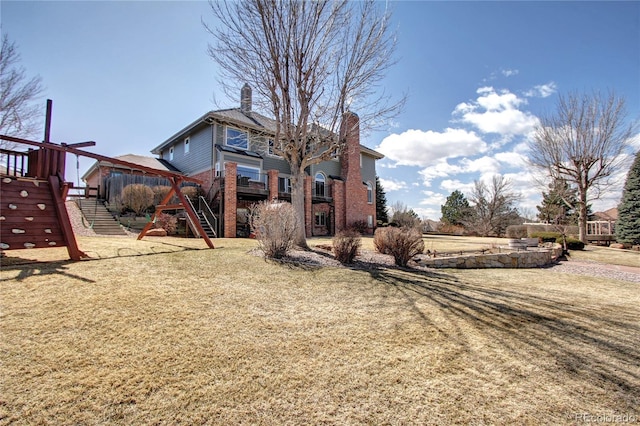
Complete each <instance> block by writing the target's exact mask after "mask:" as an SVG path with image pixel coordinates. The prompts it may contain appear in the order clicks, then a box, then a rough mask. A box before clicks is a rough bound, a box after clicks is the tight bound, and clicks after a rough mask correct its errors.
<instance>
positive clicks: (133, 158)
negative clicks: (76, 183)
mask: <svg viewBox="0 0 640 426" xmlns="http://www.w3.org/2000/svg"><path fill="white" fill-rule="evenodd" d="M113 158H115V159H116V160H122V161H126V162H128V163H133V164H138V165H140V166H143V167H148V168H151V169H158V170H164V171H168V172H176V173H182V172H181V171H180V170H178V169H177V168H176V167H174V166H173V165H172V164H171V163H169V162H168V161H166V160H163V159H161V158H156V157H148V156H145V155H138V154H125V155H118V156H116V157H113ZM98 166H106V167H113V168H114V169H125V170H129V169H128V168H125V167H122V166H120V165H117V164H111V163H108V162H105V161H96V162H95V163H93V165H92V166H91V167H89V169H88V170H87V171H86V172H85V173H84V174H83V175H82V177H81V179H82V180H85V179H86V178H88V177H89V176H90V175H91V174H92V173H93V172H94V171H95V170H96V169H97V168H98Z"/></svg>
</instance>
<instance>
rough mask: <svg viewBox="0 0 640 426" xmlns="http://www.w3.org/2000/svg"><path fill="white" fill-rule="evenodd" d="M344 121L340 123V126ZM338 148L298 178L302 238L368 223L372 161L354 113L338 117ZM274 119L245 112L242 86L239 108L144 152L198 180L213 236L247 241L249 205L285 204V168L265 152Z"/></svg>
mask: <svg viewBox="0 0 640 426" xmlns="http://www.w3.org/2000/svg"><path fill="white" fill-rule="evenodd" d="M346 123H348V126H347V125H345V124H346ZM343 128H345V129H350V130H349V131H346V146H345V149H344V150H343V153H342V154H341V155H340V156H338V157H336V158H335V159H332V160H329V161H325V162H322V163H320V164H317V165H314V166H311V167H309V168H308V169H307V170H306V178H305V228H306V235H307V236H309V237H310V236H314V235H333V234H334V233H336V232H338V231H340V230H342V229H345V228H348V227H350V226H353V225H354V224H358V225H359V226H361V227H362V226H364V227H366V228H368V230H369V232H373V227H374V225H375V223H376V204H375V203H376V200H375V177H376V168H375V167H376V160H379V159H381V158H383V155H382V154H380V153H378V152H376V151H374V150H372V149H369V148H367V147H365V146H363V145H361V144H360V134H359V119H358V116H357V115H356V114H353V113H347V114H345V117H343ZM274 134H275V122H274V121H273V120H272V119H270V118H268V117H265V116H264V115H261V114H259V113H257V112H254V111H252V96H251V88H250V87H249V85H247V84H245V85H244V87H243V88H242V91H241V96H240V107H239V108H231V109H222V110H216V111H210V112H207V113H206V114H204V115H203V116H201V117H199V118H198V119H196V120H195V121H193V122H192V123H190V124H189V125H187V126H186V127H184V128H183V129H181V130H180V131H178V132H177V133H175V134H174V135H173V136H171V137H170V138H168V139H167V140H165V141H164V142H162V143H161V144H160V145H158V146H156V147H155V148H153V149H152V150H151V152H152V153H153V154H155V155H157V156H158V158H157V159H156V161H158V162H160V163H161V164H162V165H163V166H165V167H171V168H172V169H174V170H177V171H180V172H181V173H183V174H184V175H186V176H189V177H192V178H196V179H199V180H201V181H202V182H203V184H202V190H203V193H204V195H203V197H204V199H205V200H206V202H207V203H208V205H209V207H210V209H211V211H212V213H213V214H214V215H215V216H216V218H217V220H216V222H217V225H216V226H217V228H218V229H216V233H217V235H221V236H224V237H236V236H238V237H245V236H249V233H250V230H249V223H248V211H249V207H250V206H251V205H252V204H254V203H256V202H259V201H262V200H285V201H289V200H291V183H290V178H291V170H290V168H289V164H288V163H287V161H285V160H284V159H283V158H281V157H279V156H277V155H275V154H274V153H273V135H274Z"/></svg>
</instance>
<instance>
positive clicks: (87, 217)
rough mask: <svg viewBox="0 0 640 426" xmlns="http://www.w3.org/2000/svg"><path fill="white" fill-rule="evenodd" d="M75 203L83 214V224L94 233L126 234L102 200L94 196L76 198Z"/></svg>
mask: <svg viewBox="0 0 640 426" xmlns="http://www.w3.org/2000/svg"><path fill="white" fill-rule="evenodd" d="M77 204H78V207H79V208H80V211H82V216H84V224H85V226H87V227H89V228H91V229H93V231H94V232H95V233H96V234H99V235H122V236H124V235H126V233H125V232H124V230H123V229H122V227H121V226H120V224H119V223H118V221H117V220H116V219H115V218H114V217H113V215H112V214H111V212H109V210H107V208H106V207H105V205H104V203H103V202H102V201H100V200H98V199H96V198H84V199H79V200H77Z"/></svg>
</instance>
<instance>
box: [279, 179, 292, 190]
mask: <svg viewBox="0 0 640 426" xmlns="http://www.w3.org/2000/svg"><path fill="white" fill-rule="evenodd" d="M278 192H282V193H284V194H291V179H289V178H288V177H278Z"/></svg>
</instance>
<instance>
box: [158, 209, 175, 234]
mask: <svg viewBox="0 0 640 426" xmlns="http://www.w3.org/2000/svg"><path fill="white" fill-rule="evenodd" d="M155 227H156V228H162V229H164V230H165V231H167V235H172V234H175V233H176V230H177V229H178V218H176V217H175V216H173V215H170V214H167V213H160V214H158V215H156V223H155Z"/></svg>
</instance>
